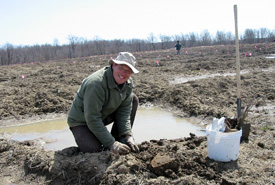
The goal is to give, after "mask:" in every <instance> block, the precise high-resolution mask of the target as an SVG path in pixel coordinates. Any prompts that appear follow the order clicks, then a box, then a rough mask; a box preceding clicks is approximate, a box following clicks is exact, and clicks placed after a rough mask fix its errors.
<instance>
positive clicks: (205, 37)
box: [200, 30, 211, 46]
mask: <svg viewBox="0 0 275 185" xmlns="http://www.w3.org/2000/svg"><path fill="white" fill-rule="evenodd" d="M200 41H201V44H202V45H203V46H207V45H211V35H210V33H209V31H208V30H203V31H202V32H201V34H200Z"/></svg>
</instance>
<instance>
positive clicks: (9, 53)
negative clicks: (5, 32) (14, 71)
mask: <svg viewBox="0 0 275 185" xmlns="http://www.w3.org/2000/svg"><path fill="white" fill-rule="evenodd" d="M4 47H5V48H6V51H7V65H9V64H12V62H13V55H14V47H13V45H12V44H10V43H7V44H6V45H5V46H4Z"/></svg>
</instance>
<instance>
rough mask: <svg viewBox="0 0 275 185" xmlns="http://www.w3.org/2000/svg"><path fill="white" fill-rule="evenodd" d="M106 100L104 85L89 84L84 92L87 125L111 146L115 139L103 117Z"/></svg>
mask: <svg viewBox="0 0 275 185" xmlns="http://www.w3.org/2000/svg"><path fill="white" fill-rule="evenodd" d="M104 101H105V91H104V88H103V87H102V85H101V84H88V85H87V87H86V89H85V93H84V116H85V119H86V123H87V126H88V127H89V129H90V130H91V131H92V132H93V134H94V135H95V136H96V137H97V138H98V139H99V141H100V142H101V143H102V144H103V145H104V146H105V147H110V146H111V145H112V144H113V143H114V142H115V139H114V137H113V136H112V135H111V133H110V132H109V131H108V129H107V128H106V127H105V126H104V123H103V121H102V118H101V111H102V107H103V104H104Z"/></svg>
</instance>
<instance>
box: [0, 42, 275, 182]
mask: <svg viewBox="0 0 275 185" xmlns="http://www.w3.org/2000/svg"><path fill="white" fill-rule="evenodd" d="M260 48H261V49H260ZM186 51H187V52H186ZM274 52H275V44H274V43H269V44H258V45H241V47H240V61H241V70H244V71H245V72H244V73H242V75H241V82H242V86H241V96H242V97H241V99H242V109H244V107H245V106H246V105H249V104H250V103H252V105H253V106H252V108H251V109H250V111H249V113H248V116H247V117H246V120H245V123H247V124H251V132H250V135H249V138H248V140H244V141H242V143H241V145H240V155H239V158H238V160H236V161H231V162H216V161H214V160H211V159H209V157H208V155H207V139H206V137H197V136H195V135H194V134H190V137H185V138H178V139H173V140H151V141H145V142H143V143H141V144H139V147H140V149H141V151H140V153H130V154H128V155H120V156H119V155H115V154H113V153H111V152H109V151H103V152H101V153H82V152H80V151H79V150H78V148H77V147H70V148H65V149H63V150H59V151H45V150H44V149H43V147H42V146H41V145H39V143H38V142H36V141H35V140H33V141H24V142H18V141H11V140H9V139H7V137H6V136H5V134H3V133H2V134H1V139H0V166H1V168H0V170H1V174H0V184H12V183H13V184H275V154H274V153H275V152H274V150H275V149H274V147H275V130H274V122H275V121H274V114H275V108H274V107H275V100H274V98H275V83H274V79H275V71H274V70H275V59H273V58H266V56H267V55H269V54H272V53H274ZM245 53H252V54H253V55H252V56H250V57H247V56H246V55H245ZM133 54H134V55H135V56H136V58H137V61H138V64H137V67H138V69H139V70H140V73H139V74H135V75H133V79H134V82H135V89H134V92H135V93H136V94H137V96H138V97H139V99H140V104H141V105H145V106H146V105H155V106H159V107H161V108H163V109H169V110H172V111H173V112H174V113H175V114H177V115H179V116H184V117H194V118H196V119H198V120H199V121H198V124H199V125H200V126H204V127H205V126H206V125H208V124H211V123H212V119H213V117H217V118H220V117H222V116H225V117H232V116H236V113H237V110H236V107H237V106H236V100H237V96H236V94H237V89H236V86H237V85H236V77H235V76H232V75H222V74H228V73H230V74H231V73H235V72H236V60H235V47H234V46H212V47H196V48H183V49H182V55H180V56H178V55H176V51H175V50H172V49H171V50H161V51H152V52H140V53H133ZM116 55H117V54H114V55H108V56H96V57H86V58H75V59H66V60H61V61H48V62H35V63H30V64H18V65H12V66H1V67H0V88H1V91H0V98H1V104H0V126H1V127H4V126H10V125H17V124H25V123H29V122H31V121H36V120H40V119H45V118H49V117H58V116H59V115H66V114H67V112H68V110H69V108H70V106H71V103H72V100H73V98H74V95H75V92H76V90H77V89H78V87H79V85H80V84H81V82H82V80H83V78H85V77H86V76H88V75H89V74H91V73H93V72H95V71H96V70H98V69H100V68H102V67H103V66H105V65H107V61H108V59H110V57H116ZM156 61H159V65H156ZM216 74H221V75H216ZM202 76H205V78H202ZM181 79H188V80H181ZM167 124H169V123H167Z"/></svg>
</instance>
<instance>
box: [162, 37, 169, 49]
mask: <svg viewBox="0 0 275 185" xmlns="http://www.w3.org/2000/svg"><path fill="white" fill-rule="evenodd" d="M159 39H160V42H161V49H167V48H169V42H170V41H171V37H169V36H166V35H160V36H159Z"/></svg>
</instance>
